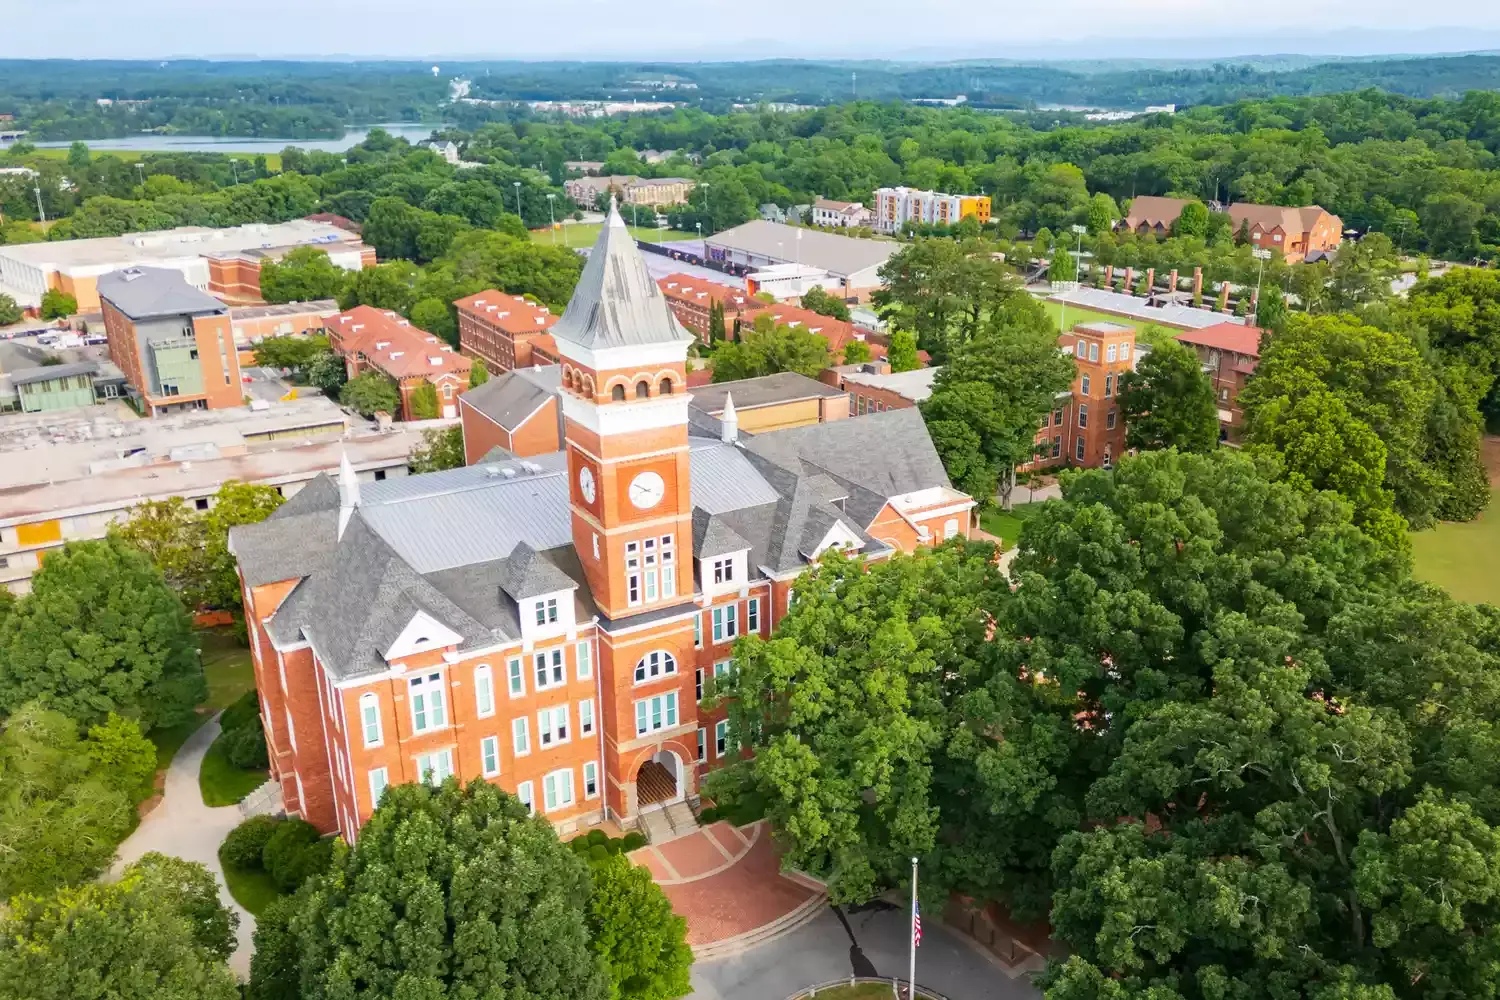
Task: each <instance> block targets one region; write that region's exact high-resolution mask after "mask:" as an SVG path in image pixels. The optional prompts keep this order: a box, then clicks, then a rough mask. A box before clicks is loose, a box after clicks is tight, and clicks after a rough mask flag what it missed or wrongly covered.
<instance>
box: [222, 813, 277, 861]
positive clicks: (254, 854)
mask: <svg viewBox="0 0 1500 1000" xmlns="http://www.w3.org/2000/svg"><path fill="white" fill-rule="evenodd" d="M281 824H282V821H281V820H278V819H276V818H274V817H271V816H251V817H250V818H249V819H247V820H245V822H243V823H241V824H240V825H239V826H237V827H235V828H234V829H233V830H230V831H229V836H227V837H225V838H224V843H222V844H220V845H219V860H220V861H222V862H224V864H225V865H226V866H227V867H232V868H243V869H253V870H259V869H261V868H262V866H263V865H264V864H265V862H264V860H263V859H264V857H265V851H266V844H267V843H268V842H269V841H270V840H271V837H272V836H273V835H274V834H275V833H276V830H277V828H278V827H280V826H281Z"/></svg>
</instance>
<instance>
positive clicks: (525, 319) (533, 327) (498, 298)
mask: <svg viewBox="0 0 1500 1000" xmlns="http://www.w3.org/2000/svg"><path fill="white" fill-rule="evenodd" d="M453 305H454V306H455V307H457V308H458V309H460V310H462V311H464V312H468V313H471V314H472V315H474V316H476V317H479V318H481V319H483V320H484V321H485V322H486V323H489V324H490V325H491V326H494V327H498V328H499V329H501V330H504V331H505V332H506V333H508V334H510V335H511V336H512V337H518V336H522V335H525V334H530V333H537V332H539V331H542V330H549V329H551V328H552V324H554V323H556V322H557V314H556V313H553V312H552V311H551V310H549V309H548V308H547V307H546V306H539V305H537V304H536V303H534V302H531V301H529V300H527V299H525V298H523V297H521V296H519V295H507V294H506V293H505V292H500V291H496V290H495V289H493V288H487V289H485V290H484V291H482V292H475V293H474V294H473V295H469V296H465V297H464V298H461V299H459V300H458V301H457V302H455V303H453Z"/></svg>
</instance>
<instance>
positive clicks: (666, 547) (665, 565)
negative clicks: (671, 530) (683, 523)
mask: <svg viewBox="0 0 1500 1000" xmlns="http://www.w3.org/2000/svg"><path fill="white" fill-rule="evenodd" d="M661 596H663V597H676V596H677V547H676V542H675V540H674V539H673V537H672V536H671V535H662V536H661Z"/></svg>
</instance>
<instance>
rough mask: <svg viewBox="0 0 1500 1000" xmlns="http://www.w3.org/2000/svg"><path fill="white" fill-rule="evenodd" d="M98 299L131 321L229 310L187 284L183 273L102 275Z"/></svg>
mask: <svg viewBox="0 0 1500 1000" xmlns="http://www.w3.org/2000/svg"><path fill="white" fill-rule="evenodd" d="M98 291H99V297H100V298H101V299H108V300H109V301H110V303H111V304H113V305H114V307H115V308H116V309H118V310H120V312H122V313H124V314H125V315H126V316H129V317H130V318H131V319H151V318H152V317H154V316H182V315H199V314H201V313H225V312H228V311H229V307H228V306H226V305H225V304H224V303H222V302H220V301H219V300H218V299H216V298H214V297H213V296H212V295H209V294H208V293H207V292H200V291H198V289H196V288H194V287H193V286H192V285H190V284H188V283H187V279H186V278H184V277H183V276H182V272H181V271H173V270H170V269H168V268H163V267H127V268H125V269H124V270H123V271H111V272H109V273H108V274H104V275H100V277H99V282H98Z"/></svg>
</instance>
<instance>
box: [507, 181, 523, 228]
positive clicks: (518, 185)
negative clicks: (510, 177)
mask: <svg viewBox="0 0 1500 1000" xmlns="http://www.w3.org/2000/svg"><path fill="white" fill-rule="evenodd" d="M511 183H512V184H514V185H515V188H516V216H517V217H518V218H520V219H521V221H522V223H525V221H526V219H525V217H523V216H521V182H520V181H511Z"/></svg>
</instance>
